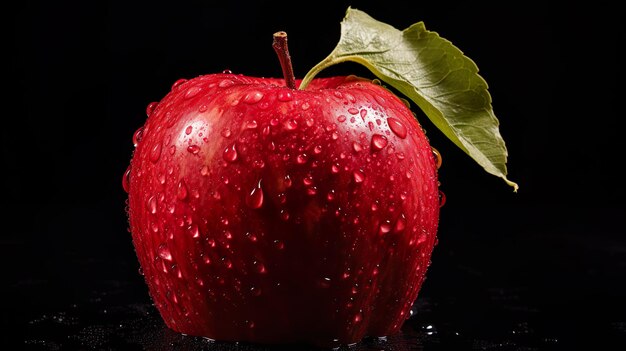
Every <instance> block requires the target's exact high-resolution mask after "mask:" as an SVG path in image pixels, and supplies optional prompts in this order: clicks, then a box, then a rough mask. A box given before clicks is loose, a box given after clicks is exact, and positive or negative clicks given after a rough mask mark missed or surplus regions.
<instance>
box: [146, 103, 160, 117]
mask: <svg viewBox="0 0 626 351" xmlns="http://www.w3.org/2000/svg"><path fill="white" fill-rule="evenodd" d="M157 106H159V103H158V102H156V101H153V102H151V103H149V104H148V106H146V115H147V116H148V117H150V115H152V113H153V112H154V109H156V107H157Z"/></svg>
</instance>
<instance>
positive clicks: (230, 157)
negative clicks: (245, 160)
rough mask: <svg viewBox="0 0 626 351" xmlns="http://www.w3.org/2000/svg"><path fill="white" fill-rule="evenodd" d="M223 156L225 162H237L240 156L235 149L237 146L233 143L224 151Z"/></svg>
mask: <svg viewBox="0 0 626 351" xmlns="http://www.w3.org/2000/svg"><path fill="white" fill-rule="evenodd" d="M222 156H223V157H224V160H226V161H228V162H235V161H237V158H238V157H239V155H238V154H237V149H236V147H235V144H234V143H233V144H232V145H231V146H229V147H227V148H226V149H224V153H223V154H222Z"/></svg>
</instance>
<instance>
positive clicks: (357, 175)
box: [352, 170, 365, 184]
mask: <svg viewBox="0 0 626 351" xmlns="http://www.w3.org/2000/svg"><path fill="white" fill-rule="evenodd" d="M352 176H353V177H354V181H355V182H356V183H357V184H358V183H363V181H364V180H365V174H364V173H363V171H361V170H355V171H354V172H352Z"/></svg>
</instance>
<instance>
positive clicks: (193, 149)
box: [187, 145, 200, 155]
mask: <svg viewBox="0 0 626 351" xmlns="http://www.w3.org/2000/svg"><path fill="white" fill-rule="evenodd" d="M187 151H189V152H191V153H192V154H194V155H197V154H198V152H200V146H198V145H189V146H187Z"/></svg>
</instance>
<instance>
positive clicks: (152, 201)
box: [148, 195, 157, 214]
mask: <svg viewBox="0 0 626 351" xmlns="http://www.w3.org/2000/svg"><path fill="white" fill-rule="evenodd" d="M148 211H150V213H151V214H156V213H157V198H156V196H155V195H152V196H150V198H149V199H148Z"/></svg>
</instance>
